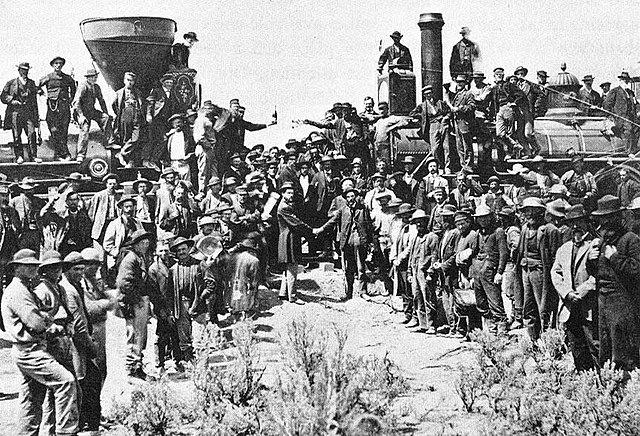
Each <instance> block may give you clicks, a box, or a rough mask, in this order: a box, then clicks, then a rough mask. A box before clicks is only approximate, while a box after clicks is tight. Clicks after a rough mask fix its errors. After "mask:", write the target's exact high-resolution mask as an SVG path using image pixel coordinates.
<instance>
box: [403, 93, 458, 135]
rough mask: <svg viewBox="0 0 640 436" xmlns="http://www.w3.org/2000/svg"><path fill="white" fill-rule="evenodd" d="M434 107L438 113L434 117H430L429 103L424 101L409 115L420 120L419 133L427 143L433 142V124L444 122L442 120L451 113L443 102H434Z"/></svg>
mask: <svg viewBox="0 0 640 436" xmlns="http://www.w3.org/2000/svg"><path fill="white" fill-rule="evenodd" d="M433 107H434V109H435V111H436V113H435V114H434V115H429V112H428V110H427V102H426V101H423V102H422V103H420V104H419V105H418V106H416V107H415V108H414V109H413V110H412V111H411V112H410V113H409V116H410V117H413V118H417V119H419V120H420V130H419V132H418V133H419V134H420V136H421V137H422V139H424V140H425V141H427V142H431V139H430V137H429V132H430V130H431V123H434V122H440V121H442V118H443V117H444V116H445V115H446V114H447V113H448V112H449V108H448V107H447V105H445V104H444V102H443V101H442V100H438V101H436V102H434V103H433ZM432 146H433V144H432Z"/></svg>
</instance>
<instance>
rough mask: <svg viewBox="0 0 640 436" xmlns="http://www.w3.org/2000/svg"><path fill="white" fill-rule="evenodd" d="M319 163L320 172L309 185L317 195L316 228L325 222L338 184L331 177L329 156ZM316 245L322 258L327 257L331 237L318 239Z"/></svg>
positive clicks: (331, 169) (336, 192) (331, 167)
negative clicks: (319, 247)
mask: <svg viewBox="0 0 640 436" xmlns="http://www.w3.org/2000/svg"><path fill="white" fill-rule="evenodd" d="M320 162H321V165H322V171H318V172H317V173H316V174H315V175H314V176H313V180H312V181H311V185H312V186H313V187H314V189H315V190H316V193H317V195H318V202H317V204H316V214H315V217H316V220H315V222H314V225H316V226H320V225H322V224H324V223H326V222H327V219H328V213H329V208H330V207H331V200H333V199H334V198H335V197H336V195H337V194H338V184H339V181H338V179H337V178H335V177H334V176H333V158H332V157H331V156H323V157H322V160H321V161H320ZM318 245H319V246H322V247H323V249H324V253H323V256H325V257H327V256H329V247H330V245H331V237H324V238H318Z"/></svg>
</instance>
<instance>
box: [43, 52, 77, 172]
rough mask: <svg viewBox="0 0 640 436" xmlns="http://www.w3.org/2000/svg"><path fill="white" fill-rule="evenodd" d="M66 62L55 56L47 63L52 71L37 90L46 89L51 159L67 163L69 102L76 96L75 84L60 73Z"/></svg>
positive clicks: (68, 155) (68, 157)
mask: <svg viewBox="0 0 640 436" xmlns="http://www.w3.org/2000/svg"><path fill="white" fill-rule="evenodd" d="M65 63H66V60H65V59H64V58H63V57H61V56H56V57H55V58H53V59H52V60H51V62H49V65H51V66H52V67H53V71H52V72H51V73H49V74H47V75H46V76H44V77H43V78H42V79H40V82H39V83H38V88H39V89H40V90H42V88H43V87H45V88H46V89H47V126H48V127H49V133H50V136H49V145H50V146H52V147H53V159H54V160H61V161H63V162H68V161H70V160H71V155H70V154H69V147H68V145H67V137H68V134H69V122H71V102H72V99H73V96H74V95H75V94H76V82H75V80H73V78H72V77H71V76H69V75H68V74H66V73H63V72H62V67H63V66H64V64H65Z"/></svg>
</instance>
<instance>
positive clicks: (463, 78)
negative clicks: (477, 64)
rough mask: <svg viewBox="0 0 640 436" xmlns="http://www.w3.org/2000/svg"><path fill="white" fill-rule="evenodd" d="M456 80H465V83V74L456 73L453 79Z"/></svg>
mask: <svg viewBox="0 0 640 436" xmlns="http://www.w3.org/2000/svg"><path fill="white" fill-rule="evenodd" d="M455 81H456V82H465V83H467V76H465V75H464V74H458V75H457V76H456V79H455Z"/></svg>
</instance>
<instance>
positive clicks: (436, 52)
mask: <svg viewBox="0 0 640 436" xmlns="http://www.w3.org/2000/svg"><path fill="white" fill-rule="evenodd" d="M418 26H420V34H421V52H422V68H421V70H422V87H424V86H426V85H431V86H433V96H434V97H435V98H436V99H437V100H439V99H442V26H444V20H443V19H442V14H440V13H424V14H420V19H419V20H418ZM420 94H421V95H422V93H420ZM420 101H422V96H421V97H420Z"/></svg>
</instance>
